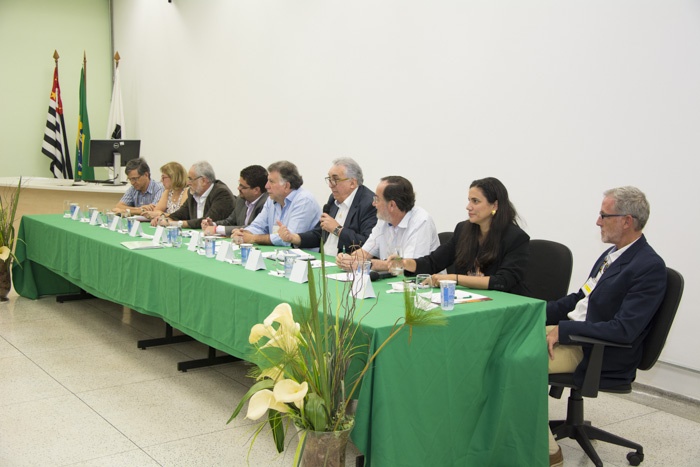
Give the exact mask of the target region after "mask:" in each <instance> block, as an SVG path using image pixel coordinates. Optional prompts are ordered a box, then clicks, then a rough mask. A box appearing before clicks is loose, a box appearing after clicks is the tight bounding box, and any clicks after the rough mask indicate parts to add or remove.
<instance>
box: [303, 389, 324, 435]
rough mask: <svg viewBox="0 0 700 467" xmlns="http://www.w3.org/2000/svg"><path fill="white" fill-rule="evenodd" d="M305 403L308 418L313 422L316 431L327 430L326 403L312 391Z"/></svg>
mask: <svg viewBox="0 0 700 467" xmlns="http://www.w3.org/2000/svg"><path fill="white" fill-rule="evenodd" d="M306 397H307V401H306V403H305V404H304V412H305V413H306V418H307V419H308V420H309V422H311V426H312V427H313V429H314V431H326V425H327V424H328V415H327V414H326V404H325V402H324V401H323V399H322V398H321V397H319V395H318V394H316V393H311V394H309V395H308V396H306Z"/></svg>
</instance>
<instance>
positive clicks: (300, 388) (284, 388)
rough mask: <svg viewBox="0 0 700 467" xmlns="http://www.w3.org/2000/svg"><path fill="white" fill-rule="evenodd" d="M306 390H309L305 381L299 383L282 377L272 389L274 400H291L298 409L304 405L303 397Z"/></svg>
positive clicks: (288, 401) (286, 401)
mask: <svg viewBox="0 0 700 467" xmlns="http://www.w3.org/2000/svg"><path fill="white" fill-rule="evenodd" d="M307 392H309V385H308V383H307V382H306V381H304V382H303V383H301V384H299V383H297V382H296V381H294V380H292V379H283V380H282V381H279V382H278V383H277V384H275V387H274V388H273V389H272V393H273V394H274V396H275V399H276V400H278V401H280V402H285V403H292V402H293V403H294V405H296V406H297V407H299V408H300V409H301V408H302V407H303V405H304V398H305V397H306V393H307Z"/></svg>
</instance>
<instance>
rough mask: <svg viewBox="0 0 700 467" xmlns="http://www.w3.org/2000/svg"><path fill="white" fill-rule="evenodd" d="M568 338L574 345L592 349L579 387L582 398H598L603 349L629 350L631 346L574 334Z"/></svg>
mask: <svg viewBox="0 0 700 467" xmlns="http://www.w3.org/2000/svg"><path fill="white" fill-rule="evenodd" d="M569 338H570V339H571V341H572V342H574V343H575V344H581V345H590V346H592V347H593V348H592V349H591V355H590V357H589V358H588V368H586V375H585V376H584V378H583V385H581V395H582V396H584V397H598V387H599V386H600V372H601V370H602V368H603V350H605V347H621V348H631V347H632V346H631V345H629V344H618V343H616V342H609V341H604V340H600V339H594V338H592V337H586V336H578V335H574V334H572V335H570V336H569Z"/></svg>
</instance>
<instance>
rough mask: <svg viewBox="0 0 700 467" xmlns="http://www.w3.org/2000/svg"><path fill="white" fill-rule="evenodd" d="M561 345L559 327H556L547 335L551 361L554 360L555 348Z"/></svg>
mask: <svg viewBox="0 0 700 467" xmlns="http://www.w3.org/2000/svg"><path fill="white" fill-rule="evenodd" d="M558 343H559V326H554V327H553V328H552V330H551V331H549V333H547V351H548V352H549V359H550V360H554V346H555V345H556V344H558Z"/></svg>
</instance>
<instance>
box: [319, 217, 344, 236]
mask: <svg viewBox="0 0 700 467" xmlns="http://www.w3.org/2000/svg"><path fill="white" fill-rule="evenodd" d="M339 225H340V224H339V223H338V221H337V220H335V218H334V217H332V216H330V215H328V214H326V213H325V212H324V213H323V214H321V228H322V229H323V230H325V231H326V232H328V233H333V231H334V230H335V228H336V227H338V226H339Z"/></svg>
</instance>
